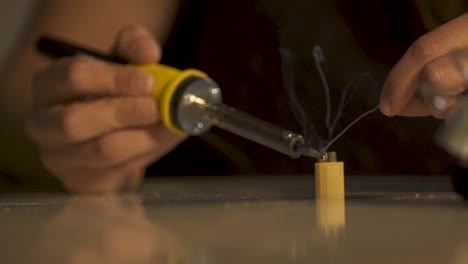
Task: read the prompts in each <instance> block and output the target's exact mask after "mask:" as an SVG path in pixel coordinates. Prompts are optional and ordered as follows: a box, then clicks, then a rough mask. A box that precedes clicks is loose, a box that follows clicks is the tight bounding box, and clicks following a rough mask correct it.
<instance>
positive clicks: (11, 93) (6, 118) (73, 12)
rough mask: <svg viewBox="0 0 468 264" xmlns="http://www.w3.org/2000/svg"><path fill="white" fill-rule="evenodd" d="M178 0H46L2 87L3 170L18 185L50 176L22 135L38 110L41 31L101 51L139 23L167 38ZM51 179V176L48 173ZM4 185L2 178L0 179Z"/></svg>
mask: <svg viewBox="0 0 468 264" xmlns="http://www.w3.org/2000/svg"><path fill="white" fill-rule="evenodd" d="M176 9H177V1H175V0H160V1H152V0H138V1H111V0H101V1H91V0H81V1H71V0H65V1H60V0H49V1H43V4H42V5H41V6H40V7H39V8H38V10H37V13H36V16H35V18H34V20H33V21H32V22H31V23H30V24H31V25H32V26H31V27H30V28H29V30H27V32H26V33H25V35H24V36H23V37H22V38H20V41H19V42H20V45H17V49H16V50H15V51H14V53H13V55H12V56H11V57H10V59H9V62H8V63H7V65H6V67H5V70H4V72H3V74H2V76H4V77H3V78H2V79H1V82H2V83H1V90H0V93H1V94H0V100H2V101H1V102H0V118H1V121H2V122H1V124H2V125H1V127H0V144H1V146H2V147H1V148H0V149H1V150H0V171H1V172H4V173H6V174H8V175H12V176H10V177H14V179H13V181H14V182H16V183H18V184H23V183H28V184H33V185H36V183H42V182H44V181H45V180H46V177H47V173H46V172H45V170H44V169H42V167H41V165H40V162H39V160H38V158H37V156H36V154H35V151H34V146H33V144H31V143H30V141H29V140H28V139H27V137H26V136H25V135H24V133H23V123H24V121H25V119H26V118H27V117H28V116H29V115H30V114H31V112H32V111H34V107H33V105H32V99H31V98H32V97H31V87H32V78H33V75H34V74H35V73H36V72H37V71H39V70H41V69H42V68H44V67H45V66H46V64H47V63H48V62H47V60H46V59H44V58H42V57H41V56H39V55H38V54H37V53H36V52H35V50H34V42H35V40H36V39H37V37H38V36H39V35H40V34H43V33H49V34H54V35H59V36H61V37H64V38H67V39H71V40H73V41H77V42H79V43H83V44H85V45H89V46H92V47H96V48H97V49H101V50H104V51H106V50H108V51H110V49H111V48H112V47H111V45H112V42H113V40H114V38H115V35H116V34H117V31H118V30H119V29H120V28H122V27H124V26H125V25H128V24H139V25H142V26H144V27H146V28H148V29H149V31H151V32H153V33H154V36H155V37H156V38H157V39H158V40H159V41H160V42H163V41H164V39H165V37H166V36H167V34H168V32H169V30H170V25H171V23H172V20H173V19H174V17H175V12H176ZM49 179H52V177H49ZM0 185H1V180H0Z"/></svg>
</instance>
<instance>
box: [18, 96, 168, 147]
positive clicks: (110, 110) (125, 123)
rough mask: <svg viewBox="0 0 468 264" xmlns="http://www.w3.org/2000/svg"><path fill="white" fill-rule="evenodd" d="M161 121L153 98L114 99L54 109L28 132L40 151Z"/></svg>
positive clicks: (35, 119)
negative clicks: (40, 148)
mask: <svg viewBox="0 0 468 264" xmlns="http://www.w3.org/2000/svg"><path fill="white" fill-rule="evenodd" d="M158 120H159V115H158V110H157V105H156V101H155V100H154V99H153V98H151V97H115V98H105V99H99V100H95V101H89V102H79V103H74V104H71V105H58V106H55V107H52V108H50V109H49V110H47V111H43V112H41V113H39V114H37V115H36V116H34V117H33V118H32V119H30V120H28V121H27V122H26V127H25V129H26V133H27V134H28V135H29V137H30V138H32V139H33V140H34V141H35V142H38V144H39V146H40V147H42V148H55V147H58V146H63V145H70V144H74V143H79V142H84V141H87V140H90V139H93V138H95V137H98V136H101V135H103V134H106V133H109V132H112V131H115V130H118V129H124V128H131V127H141V126H148V125H151V124H155V123H156V122H157V121H158Z"/></svg>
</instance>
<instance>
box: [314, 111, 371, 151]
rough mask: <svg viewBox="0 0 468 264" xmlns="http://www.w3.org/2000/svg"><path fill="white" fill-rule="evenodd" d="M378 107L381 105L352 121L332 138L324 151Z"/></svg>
mask: <svg viewBox="0 0 468 264" xmlns="http://www.w3.org/2000/svg"><path fill="white" fill-rule="evenodd" d="M377 109H379V105H377V106H376V107H374V108H373V109H371V110H369V111H367V112H365V113H363V114H362V115H360V116H359V117H358V118H356V119H355V120H354V121H353V122H351V123H350V124H349V125H348V126H347V127H345V129H343V131H341V132H340V133H339V134H338V135H337V136H336V137H335V138H334V139H332V141H330V142H329V143H328V144H327V146H326V147H325V148H324V149H323V150H322V152H326V151H327V149H328V148H329V147H330V146H331V145H332V144H333V143H335V141H337V140H338V139H339V138H340V137H341V136H343V134H344V133H346V131H348V129H350V128H351V127H352V126H353V125H354V124H356V123H357V122H358V121H359V120H361V119H362V118H364V117H365V116H367V115H369V114H371V113H373V112H374V111H376V110H377Z"/></svg>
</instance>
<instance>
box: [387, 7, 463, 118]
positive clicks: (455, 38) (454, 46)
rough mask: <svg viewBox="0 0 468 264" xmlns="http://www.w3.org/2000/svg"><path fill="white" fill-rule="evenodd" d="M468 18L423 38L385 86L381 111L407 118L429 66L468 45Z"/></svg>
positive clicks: (390, 75) (406, 54)
mask: <svg viewBox="0 0 468 264" xmlns="http://www.w3.org/2000/svg"><path fill="white" fill-rule="evenodd" d="M467 27H468V14H465V15H463V16H460V17H459V18H457V19H455V20H452V21H450V22H449V23H447V24H445V25H442V26H441V27H439V28H437V29H435V30H434V31H432V32H430V33H428V34H426V35H424V36H423V37H421V38H419V39H418V40H417V41H416V42H415V43H414V44H413V45H412V46H411V47H410V48H409V49H408V51H407V52H406V53H405V55H403V57H402V58H401V60H400V61H399V62H398V63H397V64H396V65H395V66H394V67H393V69H392V71H391V72H390V74H389V75H388V77H387V80H386V82H385V84H384V86H383V90H382V95H381V102H380V105H381V106H380V108H381V111H382V112H383V113H384V114H386V115H389V116H392V115H397V114H405V112H404V111H403V110H404V109H405V108H406V107H407V105H408V104H409V103H410V101H411V98H412V97H413V96H414V94H415V92H416V90H417V89H418V87H419V73H420V71H421V69H422V68H423V67H424V65H425V64H427V63H428V62H430V61H432V60H434V59H435V58H437V57H440V56H442V55H444V54H447V53H449V52H450V51H452V50H459V49H463V48H465V47H466V45H468V34H460V32H465V31H466V28H467Z"/></svg>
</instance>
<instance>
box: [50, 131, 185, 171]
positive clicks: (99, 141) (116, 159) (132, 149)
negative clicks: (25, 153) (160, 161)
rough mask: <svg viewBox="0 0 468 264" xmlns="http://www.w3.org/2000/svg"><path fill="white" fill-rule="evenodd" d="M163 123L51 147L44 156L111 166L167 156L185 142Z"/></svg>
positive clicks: (70, 162) (78, 163) (62, 163)
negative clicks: (69, 144)
mask: <svg viewBox="0 0 468 264" xmlns="http://www.w3.org/2000/svg"><path fill="white" fill-rule="evenodd" d="M183 138H184V136H182V135H178V134H175V133H174V132H172V131H169V130H168V129H166V128H165V127H164V126H163V125H162V124H157V125H155V126H152V127H148V128H140V129H126V130H121V131H116V132H113V133H109V134H107V135H104V136H102V137H99V138H96V139H94V140H91V141H89V142H85V143H81V144H78V145H73V146H69V147H67V148H63V149H60V150H50V151H49V152H47V153H45V154H44V159H46V160H47V161H49V162H50V163H55V164H60V166H63V167H75V168H79V167H86V168H103V169H104V168H109V167H113V166H118V165H119V164H123V163H126V162H128V161H131V160H133V159H136V158H138V157H140V156H142V155H143V156H144V155H148V153H154V152H158V153H159V155H160V156H162V155H165V154H166V153H167V152H169V151H170V150H172V149H173V148H174V147H175V146H176V145H177V144H178V143H180V142H181V141H182V139H183Z"/></svg>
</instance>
